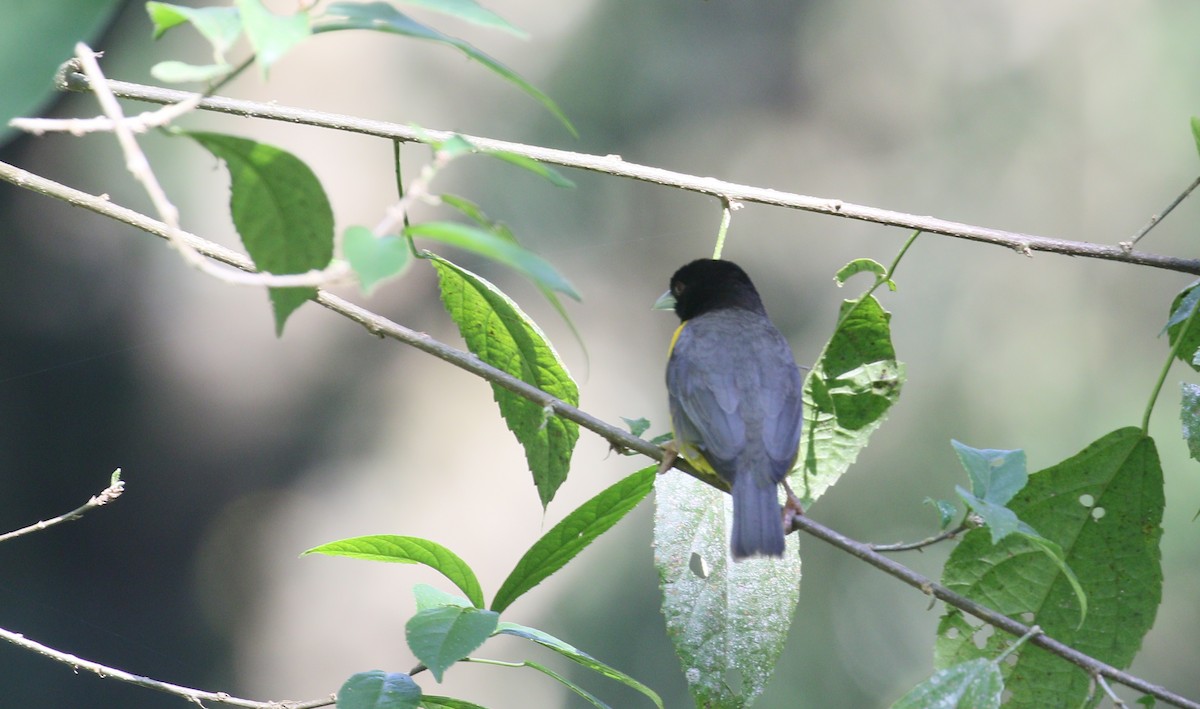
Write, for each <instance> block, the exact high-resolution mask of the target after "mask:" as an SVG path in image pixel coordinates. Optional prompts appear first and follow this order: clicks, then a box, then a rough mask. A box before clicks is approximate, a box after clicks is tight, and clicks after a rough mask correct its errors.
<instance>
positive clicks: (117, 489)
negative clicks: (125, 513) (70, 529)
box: [0, 468, 125, 542]
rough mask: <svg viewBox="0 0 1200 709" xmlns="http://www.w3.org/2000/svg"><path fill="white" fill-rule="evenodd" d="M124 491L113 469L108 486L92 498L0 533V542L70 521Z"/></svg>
mask: <svg viewBox="0 0 1200 709" xmlns="http://www.w3.org/2000/svg"><path fill="white" fill-rule="evenodd" d="M124 491H125V481H124V480H122V479H121V469H120V468H117V469H116V471H114V472H113V474H112V479H111V481H110V482H109V485H108V487H106V488H104V490H102V491H101V492H100V494H99V495H93V496H92V499H90V500H88V501H87V502H85V503H83V504H82V505H80V506H79V507H76V508H75V509H73V510H71V511H70V512H68V513H66V514H62V515H59V516H57V517H54V518H51V519H45V520H42V521H41V522H35V523H34V524H31V525H29V526H28V527H22V528H21V529H15V530H13V531H11V532H7V533H5V534H0V542H7V541H8V540H9V539H16V538H17V537H20V536H23V535H25V534H32V533H33V532H40V531H42V530H43V529H49V528H50V527H53V526H54V525H56V524H62V523H63V522H70V521H71V520H76V519H79V518H80V517H82V516H83V515H85V514H87V513H88V512H89V511H91V510H93V509H95V508H97V507H100V506H102V505H107V504H108V503H110V502H112V501H113V500H115V499H117V498H118V497H120V496H121V493H122V492H124Z"/></svg>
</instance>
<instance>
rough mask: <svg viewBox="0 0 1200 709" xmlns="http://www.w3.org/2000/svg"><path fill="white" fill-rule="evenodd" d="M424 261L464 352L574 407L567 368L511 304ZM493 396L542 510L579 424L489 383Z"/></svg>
mask: <svg viewBox="0 0 1200 709" xmlns="http://www.w3.org/2000/svg"><path fill="white" fill-rule="evenodd" d="M429 260H430V263H432V264H433V267H434V269H435V270H436V271H437V274H438V282H439V284H440V286H441V293H442V302H443V303H444V304H445V306H446V310H447V311H448V312H449V313H450V317H451V318H453V319H454V322H455V324H456V325H458V329H459V332H461V333H462V337H463V340H465V341H466V343H467V349H469V350H470V351H471V352H472V353H474V354H475V355H476V356H477V357H479V358H480V359H482V360H483V361H484V362H487V363H488V364H490V365H492V366H494V367H496V368H498V369H502V370H504V371H505V372H508V373H509V374H511V375H512V376H514V377H517V378H518V379H520V380H521V381H523V382H526V383H528V384H531V385H533V386H535V387H537V388H539V389H541V390H542V391H544V392H546V393H548V394H550V395H551V396H553V397H555V398H557V399H559V400H561V401H565V402H567V403H568V404H571V405H572V406H575V405H578V403H579V389H578V388H577V387H576V386H575V382H574V380H572V379H571V375H570V374H568V373H567V369H566V366H565V365H564V364H563V362H562V360H561V359H559V357H558V353H557V352H555V351H554V348H553V347H552V346H551V345H550V342H549V341H548V340H547V339H546V336H545V335H544V334H542V331H541V329H539V328H538V326H537V325H536V324H534V322H533V321H532V320H530V319H529V317H528V316H527V315H525V313H524V312H522V311H521V309H520V308H518V307H517V304H516V303H514V302H513V301H512V300H510V299H509V298H508V296H506V295H504V294H503V293H501V292H500V290H499V289H497V288H496V287H495V286H494V285H492V284H491V283H489V282H488V281H486V280H484V279H483V278H480V277H479V276H477V275H475V274H474V273H471V272H470V271H467V270H466V269H464V268H461V267H459V266H456V265H455V264H453V263H451V262H449V261H447V260H445V259H443V258H440V257H437V256H432V255H431V256H430V259H429ZM492 393H493V396H494V397H495V399H496V403H497V404H499V406H500V415H501V416H502V417H503V418H504V422H505V424H506V425H507V426H508V429H509V430H510V431H512V432H513V435H515V436H516V437H517V440H518V441H519V442H520V443H521V445H522V446H523V447H524V448H525V460H526V461H527V462H528V463H529V470H530V472H531V473H532V474H533V482H534V485H536V486H537V490H538V496H539V497H540V498H541V501H542V506H543V507H545V506H546V505H549V504H550V501H551V500H552V499H554V493H555V492H557V491H558V488H559V486H560V485H562V483H563V481H564V480H566V479H567V472H568V470H569V469H570V464H571V453H572V451H574V449H575V442H576V441H577V440H578V439H579V426H578V425H577V424H575V423H574V422H573V421H568V420H566V419H564V418H560V417H558V416H555V415H554V414H552V413H549V412H547V411H546V410H545V409H544V408H543V407H542V406H539V405H538V404H536V403H534V402H532V401H529V400H528V399H525V398H524V397H520V396H517V395H516V394H514V393H512V392H510V391H508V390H507V389H505V388H503V387H501V386H499V385H497V384H493V385H492Z"/></svg>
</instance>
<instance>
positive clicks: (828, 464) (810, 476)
mask: <svg viewBox="0 0 1200 709" xmlns="http://www.w3.org/2000/svg"><path fill="white" fill-rule="evenodd" d="M841 312H842V314H843V317H844V319H843V320H842V322H841V324H840V327H839V328H838V329H837V331H836V332H834V333H833V337H832V338H830V340H829V344H828V345H826V347H825V354H824V356H823V357H822V358H821V360H820V361H818V362H817V363H816V364H815V365H814V366H813V369H812V371H811V372H809V374H808V376H807V377H806V378H805V380H804V428H803V432H802V435H801V439H800V457H799V460H798V461H797V467H796V468H795V469H794V470H793V471H792V473H791V474H790V476H789V478H788V479H789V482H790V484H791V486H792V489H793V490H795V491H796V494H798V495H799V496H800V497H801V498H803V500H804V502H805V503H806V506H807V505H808V504H811V503H812V502H813V501H815V500H816V499H817V498H819V497H820V496H821V495H822V494H824V493H825V491H826V490H828V489H829V488H830V487H831V486H832V485H833V484H834V483H835V482H837V480H838V478H840V477H841V476H842V474H843V473H845V472H846V470H847V469H848V468H849V467H850V466H851V465H852V464H853V463H854V461H855V459H856V458H857V457H858V454H859V452H860V451H862V449H863V448H865V447H866V445H867V441H868V440H869V438H870V436H871V434H872V433H873V432H874V431H875V429H877V428H879V426H880V425H882V424H883V421H884V418H885V417H886V416H887V411H888V409H889V408H891V406H892V405H893V404H894V403H896V401H897V400H898V399H899V397H900V387H901V385H902V384H903V383H904V378H905V376H904V365H903V364H901V363H900V362H898V361H897V360H896V352H895V350H894V349H893V348H892V340H891V327H890V324H889V323H890V321H891V317H892V316H891V314H890V313H888V312H887V311H886V310H884V309H883V307H882V306H881V305H880V304H879V301H877V300H875V298H873V297H870V296H868V297H867V298H866V299H865V300H863V301H862V302H861V304H859V301H856V300H848V301H845V302H844V303H843V304H842V311H841ZM847 313H849V314H848V315H847Z"/></svg>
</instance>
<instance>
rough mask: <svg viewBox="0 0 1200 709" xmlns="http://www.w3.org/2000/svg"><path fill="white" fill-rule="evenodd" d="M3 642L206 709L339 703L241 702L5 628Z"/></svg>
mask: <svg viewBox="0 0 1200 709" xmlns="http://www.w3.org/2000/svg"><path fill="white" fill-rule="evenodd" d="M0 639H3V640H7V641H8V642H10V643H12V644H13V645H16V646H18V647H22V648H25V649H26V650H32V651H33V652H36V653H37V654H39V655H43V656H45V657H48V658H50V659H51V660H57V661H58V662H61V663H63V664H66V665H70V666H71V668H72V669H74V670H75V672H76V673H78V672H79V670H87V671H88V672H91V673H94V674H96V675H99V676H100V677H103V678H112V679H118V680H121V681H122V682H128V683H129V684H135V685H137V686H139V687H146V688H148V689H156V690H158V691H160V692H166V693H168V694H174V695H175V696H177V697H183V698H184V699H188V700H190V701H191V702H192V703H193V704H196V705H197V706H204V705H203V704H201V702H216V703H218V704H228V705H230V706H235V707H249V709H314V708H315V707H328V706H333V705H334V704H336V703H337V700H335V699H332V698H331V699H312V700H308V701H303V702H289V701H284V702H256V701H253V700H250V699H238V698H237V697H233V696H230V695H229V694H227V693H225V692H206V691H204V690H201V689H192V688H190V687H183V686H180V685H178V684H171V683H170V682H162V681H160V680H156V679H151V678H150V677H142V676H141V675H135V674H130V673H129V672H126V671H124V670H118V669H116V668H114V667H106V666H105V665H101V664H99V663H96V662H92V661H91V660H85V659H83V658H81V657H76V656H75V655H72V654H70V653H66V652H63V651H61V650H55V649H54V648H52V647H47V646H46V645H43V644H41V643H39V642H36V641H34V640H30V639H29V638H26V637H25V636H24V635H21V634H20V633H14V632H12V631H10V630H5V629H4V628H0Z"/></svg>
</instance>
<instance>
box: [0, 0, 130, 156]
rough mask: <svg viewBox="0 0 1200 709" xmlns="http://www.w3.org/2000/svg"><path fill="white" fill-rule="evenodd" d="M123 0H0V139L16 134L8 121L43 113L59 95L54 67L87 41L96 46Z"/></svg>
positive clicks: (101, 41)
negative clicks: (0, 9) (0, 15)
mask: <svg viewBox="0 0 1200 709" xmlns="http://www.w3.org/2000/svg"><path fill="white" fill-rule="evenodd" d="M127 4H128V3H126V2H123V1H122V0H50V1H46V0H39V1H38V2H9V3H5V4H4V9H5V10H7V12H5V13H4V21H3V22H0V66H3V67H4V90H3V91H0V145H3V144H4V143H7V142H8V141H10V140H12V139H13V138H14V137H16V135H17V134H18V131H17V129H16V128H12V127H10V126H9V124H8V122H9V121H10V120H11V119H13V118H16V117H18V116H34V115H40V114H44V112H45V110H46V107H47V105H48V104H49V102H50V101H52V100H55V99H58V98H60V97H61V96H62V92H61V91H58V90H55V87H54V80H53V79H52V77H53V76H54V74H55V69H57V68H59V67H60V66H61V65H62V63H63V61H64V60H66V59H67V58H69V57H71V56H72V55H73V54H74V52H75V49H74V47H75V44H76V43H77V42H79V41H81V40H82V41H86V42H87V43H88V44H89V45H91V46H93V47H96V46H100V44H101V43H103V42H104V40H103V39H101V37H103V36H104V33H105V32H106V31H108V29H110V26H111V25H112V19H113V17H114V16H115V15H116V14H117V11H119V10H120V9H122V8H123V7H124V6H125V5H127Z"/></svg>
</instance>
